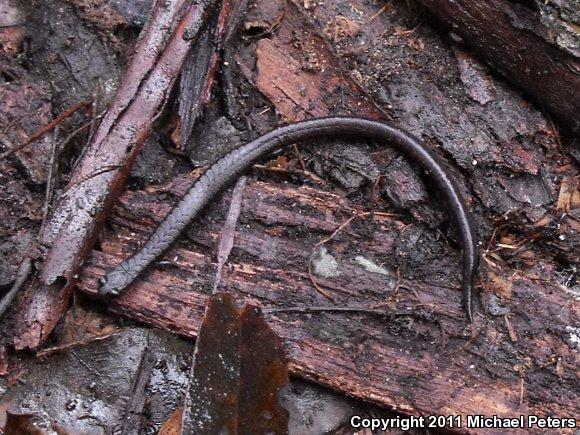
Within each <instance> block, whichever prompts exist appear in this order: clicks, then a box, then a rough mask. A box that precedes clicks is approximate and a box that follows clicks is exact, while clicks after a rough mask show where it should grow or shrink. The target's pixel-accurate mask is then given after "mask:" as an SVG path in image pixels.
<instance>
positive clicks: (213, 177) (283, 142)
mask: <svg viewBox="0 0 580 435" xmlns="http://www.w3.org/2000/svg"><path fill="white" fill-rule="evenodd" d="M343 137H353V138H362V139H367V140H374V141H377V142H388V143H390V144H392V145H393V146H394V147H395V148H396V149H398V150H399V151H401V152H403V154H405V155H406V156H407V157H408V158H410V159H411V160H413V161H416V162H418V163H420V164H421V166H422V167H423V169H424V170H425V171H426V172H427V173H428V175H429V176H430V177H431V178H432V179H433V180H434V181H435V184H436V185H437V187H438V188H439V189H440V190H441V191H442V192H443V194H444V196H445V198H446V201H447V203H448V205H449V207H450V210H451V213H452V215H453V218H454V220H455V222H456V224H457V225H458V226H459V234H460V238H461V245H462V248H463V284H462V291H463V295H464V296H463V297H464V307H465V311H466V313H467V316H468V318H469V320H470V321H471V320H472V292H473V281H474V277H475V273H476V270H477V267H478V259H479V256H478V249H477V241H476V236H475V232H474V230H473V225H472V223H471V219H470V216H469V212H468V209H467V206H466V204H465V201H464V199H463V198H462V195H461V193H460V190H459V188H458V187H457V182H456V181H455V179H454V178H453V177H452V175H451V174H450V173H449V172H448V171H447V170H446V169H445V167H444V163H443V162H442V160H441V159H440V158H439V157H438V156H437V155H436V154H435V153H433V152H432V151H430V150H429V149H428V148H427V147H426V146H425V145H424V144H423V143H422V142H421V141H420V140H419V139H417V138H416V137H414V136H413V135H411V134H410V133H407V132H406V131H404V130H401V129H400V128H398V127H395V126H393V125H390V124H387V123H385V122H382V121H373V120H370V119H364V118H354V117H331V118H319V119H312V120H308V121H302V122H297V123H294V124H290V125H286V126H284V127H280V128H278V129H276V130H274V131H272V132H270V133H268V134H265V135H264V136H262V137H260V138H258V139H256V140H254V141H251V142H250V143H248V144H245V145H241V146H240V147H238V148H236V149H234V150H233V151H231V152H229V153H228V154H226V155H225V156H223V157H222V158H220V159H219V160H218V161H217V162H215V163H214V164H213V165H212V166H211V167H210V168H209V169H208V170H207V171H206V172H205V173H204V174H203V175H202V176H201V177H200V178H199V179H198V180H197V181H196V182H195V183H193V185H192V186H191V187H190V188H189V190H188V191H187V193H186V194H185V195H184V196H183V198H182V199H181V201H180V202H179V203H178V204H177V205H176V206H175V208H173V210H171V212H170V213H169V214H168V215H167V217H166V218H165V220H164V221H163V222H162V223H161V224H160V225H159V227H158V228H157V229H156V230H155V232H154V233H153V235H152V236H151V237H150V238H149V240H148V241H147V243H145V245H144V246H143V248H141V250H140V251H138V252H137V253H136V254H135V255H133V256H132V257H130V258H129V259H127V260H125V261H124V262H122V263H121V264H119V265H118V266H117V267H115V268H114V269H113V270H111V271H110V272H109V273H108V274H107V275H106V276H105V277H103V278H101V280H100V284H101V286H100V289H99V293H100V294H101V295H102V296H116V295H118V294H120V293H122V292H123V291H125V290H126V289H127V287H129V286H130V285H131V284H132V283H133V281H135V279H136V278H137V277H138V276H139V275H140V274H141V273H142V272H143V271H144V270H145V269H146V268H147V267H148V266H149V265H150V264H151V263H152V262H153V261H155V260H156V259H157V258H158V257H159V256H160V255H161V254H162V253H163V252H164V251H165V250H166V249H167V248H169V246H170V245H171V244H172V243H173V242H174V241H175V240H176V239H177V238H178V237H179V235H180V234H181V232H182V231H183V230H184V228H186V227H187V225H188V224H189V223H190V222H191V221H192V220H193V218H195V217H196V216H197V214H198V213H199V212H200V211H201V210H202V209H203V208H204V207H205V206H206V205H207V203H208V202H209V201H210V199H211V198H213V197H214V195H216V194H217V193H219V192H220V191H221V190H222V189H223V188H224V187H226V186H227V185H228V184H229V183H230V182H231V181H233V180H234V179H236V178H237V177H239V176H240V175H241V174H242V173H243V172H244V171H246V170H247V169H248V168H250V167H251V166H252V165H253V164H254V163H255V162H256V161H258V160H259V159H261V158H263V157H264V156H267V155H268V154H270V153H272V152H273V151H275V150H277V149H280V148H283V147H288V146H290V145H292V144H294V143H297V142H302V141H305V140H309V139H323V138H343Z"/></svg>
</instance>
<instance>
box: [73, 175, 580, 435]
mask: <svg viewBox="0 0 580 435" xmlns="http://www.w3.org/2000/svg"><path fill="white" fill-rule="evenodd" d="M187 183H188V180H187V178H186V179H182V180H180V181H179V182H178V183H174V184H173V185H172V186H166V188H165V189H149V190H148V191H141V192H135V193H130V194H129V193H127V194H125V195H124V196H123V197H122V200H121V204H120V206H119V207H118V209H117V212H116V214H115V216H114V220H113V222H114V225H115V232H114V234H113V235H110V236H109V237H107V238H106V239H105V240H103V241H102V243H101V247H102V251H101V252H96V251H95V252H94V253H93V257H92V259H91V261H90V266H89V267H88V268H87V269H86V270H85V273H84V275H83V276H82V279H81V281H82V287H81V289H82V291H83V292H85V293H87V294H95V292H96V288H97V278H98V276H100V275H102V274H103V273H104V272H105V271H106V270H108V269H110V268H111V267H112V266H113V265H114V264H115V263H118V262H119V261H120V260H121V259H123V258H125V257H126V256H127V255H129V252H130V251H132V250H133V249H136V248H137V247H138V245H139V243H141V242H143V241H144V240H145V239H146V237H147V235H148V233H150V231H151V228H152V227H153V226H154V225H155V224H156V223H157V222H158V221H159V220H161V219H162V218H163V216H164V215H165V214H166V213H167V212H168V210H169V209H170V207H171V204H170V203H168V201H167V199H166V198H167V195H166V193H165V192H167V191H168V190H169V191H171V192H173V193H177V194H180V193H182V192H183V191H184V190H185V188H186V186H187ZM164 198H165V199H164ZM228 200H229V198H226V199H224V200H222V201H221V202H220V204H219V205H218V206H214V207H212V210H210V213H209V214H208V215H206V216H205V218H203V219H202V220H198V221H197V222H195V224H194V225H193V226H192V229H191V230H190V232H189V237H188V240H187V241H186V242H182V243H180V244H179V246H176V247H175V248H173V249H171V250H170V251H169V252H168V253H167V255H166V256H165V258H164V261H161V262H159V264H158V265H157V266H156V267H154V268H153V269H152V270H151V271H150V272H149V273H147V274H146V275H145V276H144V277H143V279H142V280H141V281H139V283H138V284H137V285H136V286H135V287H133V288H132V289H130V291H129V292H128V293H127V294H126V295H124V296H122V297H121V298H119V299H118V300H117V301H116V302H115V303H114V304H113V309H114V311H115V312H117V313H120V314H123V315H126V316H129V317H131V318H134V319H137V320H140V321H142V322H145V323H147V324H150V325H154V326H157V327H160V328H163V329H166V330H170V331H174V332H177V333H179V334H182V335H185V336H188V337H195V336H196V334H197V331H198V325H199V322H200V319H201V317H202V315H203V310H204V306H205V303H206V301H207V294H209V293H210V292H211V289H212V285H213V270H214V268H215V262H214V261H213V260H212V257H213V252H215V251H214V249H215V246H216V244H217V239H218V234H219V231H220V229H221V225H222V222H220V221H221V219H217V220H216V218H215V216H217V215H221V216H224V215H225V214H226V213H227V204H228ZM216 208H217V210H216ZM363 211H364V210H362V209H360V207H359V206H356V205H355V204H353V203H352V202H350V201H348V200H346V199H344V198H342V197H340V196H338V195H335V194H331V193H329V192H324V191H321V190H317V189H314V188H310V187H304V186H303V187H293V186H288V185H286V186H283V185H276V184H265V183H262V182H251V183H249V184H248V186H247V188H246V192H245V196H244V201H243V209H242V214H241V217H240V225H239V226H238V230H237V231H238V232H237V235H236V239H235V246H234V251H233V255H232V256H231V259H230V265H229V267H228V268H227V270H225V271H224V274H223V277H222V286H224V287H227V288H228V289H229V290H235V291H236V292H237V294H238V298H239V299H240V300H242V299H243V298H246V299H250V300H257V301H259V302H260V303H261V304H262V305H263V306H264V307H265V308H269V307H276V308H281V307H295V306H306V307H308V306H320V305H327V304H329V302H328V301H327V300H326V299H325V298H323V297H322V296H320V295H319V294H318V293H317V292H316V291H315V289H314V288H313V286H312V284H311V282H310V280H309V277H308V262H309V261H310V254H311V251H312V249H313V248H314V246H315V244H316V243H317V242H318V241H320V240H321V239H324V238H325V237H326V236H328V235H329V234H331V233H332V232H333V231H334V230H335V229H336V228H337V227H339V226H340V225H341V224H342V223H343V222H344V221H345V220H346V219H347V218H348V217H350V216H352V215H354V214H356V213H360V212H363ZM216 212H217V213H218V214H217V215H216ZM409 231H413V229H412V228H408V226H407V224H405V223H403V222H400V221H397V220H395V219H391V218H387V217H384V216H377V217H375V218H374V219H373V218H372V217H369V218H368V219H366V220H361V221H360V222H359V223H358V224H355V223H353V224H352V225H351V226H349V227H348V228H346V229H345V231H344V232H343V233H341V235H339V236H337V238H336V240H335V241H334V242H332V243H329V244H327V245H326V248H327V249H328V252H327V254H326V256H328V255H330V256H331V257H332V258H331V260H333V261H336V266H337V273H335V276H332V277H324V276H317V280H318V283H319V284H320V285H322V286H324V287H325V289H327V290H328V291H330V292H331V293H332V294H333V295H334V299H335V301H336V304H337V305H339V306H349V305H351V306H352V305H355V306H361V305H362V306H379V305H382V306H383V308H384V309H385V310H387V311H389V310H392V311H397V312H401V311H403V312H404V311H408V313H409V316H408V317H404V316H402V317H401V316H400V315H397V316H396V317H394V318H392V319H391V320H388V319H387V320H385V318H380V317H377V316H367V315H362V314H356V313H350V314H345V313H340V312H339V313H315V314H296V313H270V314H267V318H268V322H269V323H270V324H271V325H272V327H273V329H274V330H275V332H277V333H278V334H279V335H280V336H281V337H282V338H283V340H284V342H285V344H286V346H287V351H288V354H289V357H290V359H291V370H292V372H293V373H294V374H295V375H299V376H301V377H305V378H307V379H311V380H313V381H315V382H318V383H322V384H324V385H327V386H329V387H331V388H333V389H336V390H338V391H341V392H344V393H346V394H349V395H352V396H356V397H360V398H362V399H364V400H371V401H374V402H376V403H379V404H381V405H384V406H388V407H392V408H394V409H397V410H400V411H403V412H406V413H413V414H445V415H450V414H461V415H466V414H485V415H498V416H506V417H507V416H513V415H519V414H528V413H530V414H539V415H546V414H553V415H559V416H573V415H574V414H575V412H576V407H575V404H574V403H575V399H574V397H575V395H576V393H577V390H576V387H575V386H574V385H575V382H576V373H575V363H576V360H575V358H576V356H575V350H574V348H573V346H574V345H573V344H572V342H571V336H570V334H571V332H570V331H571V330H569V329H568V328H569V327H570V325H574V324H577V322H578V314H579V312H578V306H577V304H574V303H572V301H571V300H570V299H569V296H568V295H567V294H566V293H565V292H564V291H562V290H561V289H559V288H557V287H551V286H546V285H538V284H534V283H533V282H531V281H529V280H526V279H518V280H515V282H514V283H513V287H512V289H511V293H510V294H509V295H506V297H505V300H504V302H503V304H504V305H505V307H504V308H506V309H507V311H505V312H504V313H503V314H500V315H498V316H493V315H491V314H490V313H489V312H488V313H486V314H485V315H481V314H480V315H478V316H477V319H476V324H475V325H474V328H473V330H472V331H471V332H467V333H466V331H465V327H466V323H465V319H464V318H463V315H462V312H461V302H460V301H461V297H460V292H459V291H458V284H459V281H458V273H457V268H458V260H459V256H458V253H457V252H454V251H451V250H445V249H444V250H443V251H444V252H443V253H442V257H441V258H437V259H436V260H434V261H432V262H431V264H430V265H425V266H424V268H425V269H428V270H429V275H428V276H429V277H430V278H427V282H419V281H417V280H407V279H402V281H401V285H400V286H398V289H397V286H396V276H395V273H394V272H393V271H392V269H390V267H389V262H390V260H389V259H392V258H393V257H396V252H397V248H398V245H399V244H400V243H402V242H401V240H402V238H404V235H405V233H407V232H409ZM440 243H442V242H440ZM437 276H444V277H447V278H446V280H447V282H449V283H450V284H449V286H443V285H440V284H439V285H438V284H436V282H437V278H436V277H437ZM421 313H423V315H420V314H421ZM413 314H415V315H413ZM506 322H509V325H511V326H510V328H507V326H506ZM515 336H517V340H515V339H514V337H515ZM555 361H560V369H558V370H557V369H556V365H555V364H554V362H555ZM522 385H523V390H522V388H521V387H522ZM498 433H499V432H498Z"/></svg>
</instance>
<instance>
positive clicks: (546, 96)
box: [421, 0, 580, 131]
mask: <svg viewBox="0 0 580 435" xmlns="http://www.w3.org/2000/svg"><path fill="white" fill-rule="evenodd" d="M531 3H533V2H531ZM537 3H538V4H540V3H542V4H544V3H545V5H543V7H544V8H547V7H550V8H554V6H552V5H550V6H547V3H556V6H555V7H556V8H558V7H560V6H561V7H564V8H565V7H566V6H565V5H563V4H561V3H564V4H565V3H567V2H539V1H538V2H537ZM421 4H423V5H424V6H425V7H426V8H427V9H429V11H430V12H431V13H432V14H433V15H435V16H436V17H437V18H439V19H440V20H441V21H443V22H444V23H445V24H446V25H447V26H449V28H450V29H451V31H452V32H454V33H457V34H458V35H460V36H461V37H462V38H463V40H464V41H465V43H466V44H468V45H470V46H472V47H474V48H475V49H476V51H477V52H478V54H479V55H480V56H482V57H483V58H484V59H485V60H486V61H487V62H488V63H489V64H490V65H492V66H493V67H494V68H495V69H496V70H498V71H499V72H501V73H502V74H504V75H505V76H506V77H507V78H508V79H510V80H511V81H512V82H513V83H515V84H516V85H518V86H520V87H521V88H522V89H524V90H525V91H526V92H527V93H528V94H529V95H532V96H533V97H534V98H536V99H537V100H538V101H540V102H541V103H542V104H543V105H544V106H546V107H547V108H548V109H549V110H550V111H551V112H552V113H554V114H555V115H556V116H557V117H558V119H559V120H560V121H561V122H562V123H563V124H564V125H566V126H567V127H568V128H569V129H571V130H573V131H578V129H579V128H580V124H579V122H580V121H579V115H580V101H579V99H578V98H570V95H578V93H579V92H580V74H579V71H580V60H579V58H578V52H577V50H578V48H577V46H576V55H574V54H573V53H571V52H568V51H567V50H564V49H562V48H561V47H559V46H558V45H557V44H556V43H555V42H551V41H550V39H549V35H550V34H551V35H553V34H554V31H553V29H549V28H546V27H544V25H543V24H542V14H541V13H540V12H538V11H536V10H534V8H533V7H532V8H528V7H525V6H524V5H523V4H522V2H514V1H510V0H467V1H463V0H421ZM568 7H569V8H571V7H572V5H569V6H568ZM577 7H578V5H577V4H576V8H577ZM556 15H557V14H556ZM570 15H571V14H570ZM560 19H561V20H562V19H563V18H561V17H560ZM576 19H578V18H576ZM547 21H554V20H549V19H548V20H547ZM577 26H578V23H574V21H573V19H570V22H569V23H568V24H567V28H568V29H574V28H576V32H577ZM572 33H574V31H573V30H572ZM577 42H578V39H577V36H576V43H577Z"/></svg>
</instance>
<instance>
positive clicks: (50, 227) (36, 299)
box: [14, 0, 215, 349]
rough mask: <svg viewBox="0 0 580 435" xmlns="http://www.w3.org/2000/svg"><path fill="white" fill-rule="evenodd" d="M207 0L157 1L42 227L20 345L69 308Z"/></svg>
mask: <svg viewBox="0 0 580 435" xmlns="http://www.w3.org/2000/svg"><path fill="white" fill-rule="evenodd" d="M213 3H215V2H213ZM210 6H212V2H210V1H206V2H202V3H199V4H195V5H187V2H185V1H181V0H176V1H173V2H165V1H163V2H158V3H157V4H156V5H155V7H154V10H153V12H152V19H151V20H150V21H149V24H148V25H147V26H146V27H145V29H144V30H143V32H142V35H143V36H142V38H141V39H140V41H139V42H138V44H137V47H136V51H135V52H136V55H135V56H134V58H133V61H132V62H131V64H130V65H129V67H128V69H127V72H126V74H125V75H124V77H123V80H122V84H121V85H120V87H119V91H118V93H117V95H116V98H115V99H114V101H113V103H112V105H111V107H110V109H109V111H108V113H107V115H106V116H105V117H104V119H103V121H102V122H101V124H100V126H99V128H98V129H97V131H96V133H95V135H94V138H93V141H92V143H91V144H89V146H88V147H87V148H86V150H85V152H84V154H83V157H82V160H81V161H80V163H79V165H78V166H77V168H76V169H75V171H74V173H73V174H72V177H71V181H70V182H69V184H68V186H67V187H66V189H65V191H64V193H63V195H62V198H61V199H60V201H59V204H58V205H57V206H56V208H55V210H54V212H53V213H52V215H51V217H50V219H49V220H48V221H47V222H46V224H45V225H44V227H43V229H42V230H41V237H40V245H42V246H46V247H49V249H48V251H47V253H46V254H45V256H42V257H45V258H44V261H43V262H42V265H41V266H40V273H39V275H38V276H37V277H36V279H34V280H33V281H32V283H30V285H29V286H28V287H27V289H26V293H25V294H23V297H22V298H21V299H22V300H25V301H26V302H24V303H21V305H20V306H21V307H22V310H21V312H20V313H19V316H20V318H21V324H20V325H19V326H18V329H17V331H16V335H17V336H16V338H15V340H14V344H15V347H16V348H18V349H20V348H35V347H37V346H38V345H39V344H40V343H42V341H43V340H44V339H45V338H46V337H47V336H48V334H49V333H50V332H51V331H52V329H53V328H54V326H55V325H56V323H57V322H58V321H59V319H60V317H61V315H62V313H63V312H64V311H65V310H66V308H67V307H68V302H69V298H70V295H71V292H72V289H73V288H74V285H75V283H76V275H77V272H78V269H79V267H80V265H81V264H82V262H83V260H84V258H85V256H86V254H87V253H88V252H90V250H91V248H92V245H93V243H94V240H95V237H96V235H97V234H98V231H99V230H100V227H101V225H102V223H103V221H104V219H105V217H106V216H107V214H108V211H109V210H110V207H111V206H112V204H113V203H114V201H115V199H116V198H117V196H118V194H119V193H120V191H121V189H122V187H123V185H124V181H125V179H126V177H127V175H128V173H129V170H130V168H131V165H132V163H133V162H134V160H135V158H136V156H137V154H138V153H139V151H140V150H141V148H142V146H143V144H144V141H145V139H146V138H147V137H148V135H149V133H150V129H151V126H152V124H153V122H154V121H155V119H156V117H157V116H158V115H159V113H160V111H161V108H162V105H163V103H164V102H165V101H166V99H167V96H168V94H169V92H170V90H171V87H172V84H173V82H174V81H175V80H176V78H177V76H178V74H179V71H180V68H181V65H182V63H183V60H184V58H185V56H186V54H187V52H188V50H189V46H190V40H189V39H187V38H184V37H183V35H184V32H185V31H186V30H188V31H189V32H190V33H191V34H192V35H196V34H197V33H198V32H199V30H200V28H201V27H202V25H203V24H204V22H205V20H206V16H207V13H208V12H209V10H211V9H212V8H211V7H210ZM168 29H172V31H171V32H168ZM168 35H171V36H170V37H169V38H168ZM42 257H41V258H42Z"/></svg>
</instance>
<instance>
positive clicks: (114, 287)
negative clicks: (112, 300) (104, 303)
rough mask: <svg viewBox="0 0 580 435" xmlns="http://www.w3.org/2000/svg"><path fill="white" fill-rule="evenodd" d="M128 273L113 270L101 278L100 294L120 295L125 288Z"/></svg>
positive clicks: (105, 295) (108, 295)
mask: <svg viewBox="0 0 580 435" xmlns="http://www.w3.org/2000/svg"><path fill="white" fill-rule="evenodd" d="M126 282H127V274H126V273H125V272H124V271H118V270H113V271H111V272H109V273H108V274H107V275H105V276H101V277H100V278H99V295H101V296H104V297H115V296H118V295H119V294H120V293H121V292H122V291H123V289H124V288H125V285H126Z"/></svg>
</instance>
